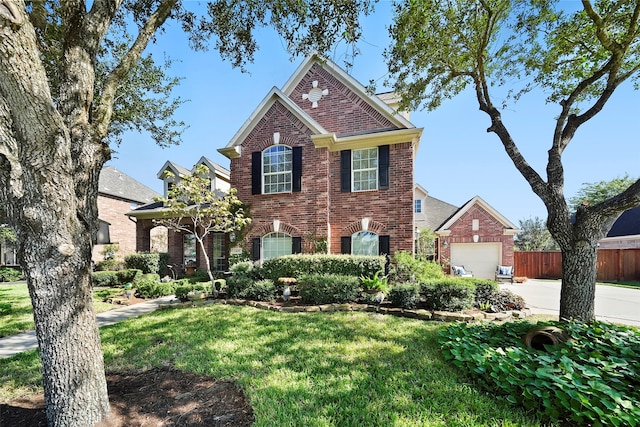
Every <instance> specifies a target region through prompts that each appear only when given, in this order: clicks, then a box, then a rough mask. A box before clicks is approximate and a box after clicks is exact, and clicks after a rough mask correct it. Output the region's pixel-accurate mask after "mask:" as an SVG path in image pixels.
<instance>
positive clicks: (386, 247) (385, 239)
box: [378, 236, 391, 255]
mask: <svg viewBox="0 0 640 427" xmlns="http://www.w3.org/2000/svg"><path fill="white" fill-rule="evenodd" d="M378 252H379V255H389V254H390V252H391V248H390V244H389V236H378Z"/></svg>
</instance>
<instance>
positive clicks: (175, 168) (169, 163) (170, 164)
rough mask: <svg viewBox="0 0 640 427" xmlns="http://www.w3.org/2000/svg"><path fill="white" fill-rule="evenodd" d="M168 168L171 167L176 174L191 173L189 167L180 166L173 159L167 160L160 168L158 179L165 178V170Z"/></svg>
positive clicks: (184, 174) (187, 174) (185, 174)
mask: <svg viewBox="0 0 640 427" xmlns="http://www.w3.org/2000/svg"><path fill="white" fill-rule="evenodd" d="M167 169H171V172H173V174H174V175H176V176H178V177H179V176H181V175H182V176H189V175H191V171H190V170H189V169H187V168H184V167H182V166H180V165H179V164H177V163H173V162H172V161H171V160H167V161H166V162H165V163H164V165H162V168H160V170H159V171H158V179H164V176H163V175H164V172H165V171H166V170H167Z"/></svg>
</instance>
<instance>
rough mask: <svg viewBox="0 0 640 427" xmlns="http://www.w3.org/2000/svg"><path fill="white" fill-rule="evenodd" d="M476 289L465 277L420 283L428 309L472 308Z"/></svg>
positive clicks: (453, 309)
mask: <svg viewBox="0 0 640 427" xmlns="http://www.w3.org/2000/svg"><path fill="white" fill-rule="evenodd" d="M475 289H476V288H475V286H474V285H473V283H472V282H470V281H467V280H465V279H464V278H458V279H442V280H434V281H429V282H426V283H423V284H421V285H420V293H421V294H422V295H423V296H424V298H425V303H426V307H427V309H429V310H442V311H462V310H468V309H470V308H472V307H473V301H474V299H475Z"/></svg>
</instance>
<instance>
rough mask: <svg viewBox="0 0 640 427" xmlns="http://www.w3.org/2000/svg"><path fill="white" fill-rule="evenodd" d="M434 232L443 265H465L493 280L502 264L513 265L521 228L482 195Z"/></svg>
mask: <svg viewBox="0 0 640 427" xmlns="http://www.w3.org/2000/svg"><path fill="white" fill-rule="evenodd" d="M434 231H435V233H436V235H437V236H438V238H437V240H436V252H437V257H438V260H439V262H440V263H441V264H443V265H446V266H449V265H464V266H465V268H466V269H467V270H471V271H472V272H473V275H474V277H480V278H484V279H493V278H494V273H495V270H496V266H498V265H510V266H512V265H513V248H514V245H513V237H514V235H516V234H517V233H518V232H519V231H520V230H519V229H518V228H517V227H516V226H515V225H514V224H513V223H511V221H509V220H508V219H507V218H505V217H504V216H503V215H502V214H500V213H499V212H498V211H496V210H495V209H494V208H492V207H491V206H490V205H489V204H488V203H487V202H485V201H484V200H482V199H481V198H480V197H478V196H476V197H474V198H473V199H471V200H469V201H468V202H467V203H465V204H464V205H463V206H462V207H461V208H460V209H458V210H457V211H456V212H455V213H454V214H453V215H452V216H451V217H449V218H447V219H446V221H444V223H442V224H441V225H439V226H438V227H437V228H436V229H435V230H434ZM447 268H448V267H447ZM515 274H517V271H516V272H515Z"/></svg>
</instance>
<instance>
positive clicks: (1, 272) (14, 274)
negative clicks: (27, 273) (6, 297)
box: [0, 267, 23, 282]
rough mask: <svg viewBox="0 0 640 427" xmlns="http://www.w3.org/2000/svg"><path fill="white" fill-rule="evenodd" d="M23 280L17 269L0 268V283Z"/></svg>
mask: <svg viewBox="0 0 640 427" xmlns="http://www.w3.org/2000/svg"><path fill="white" fill-rule="evenodd" d="M22 278H23V276H22V272H21V271H20V270H19V269H16V268H11V267H0V282H15V281H17V280H21V279H22Z"/></svg>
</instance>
